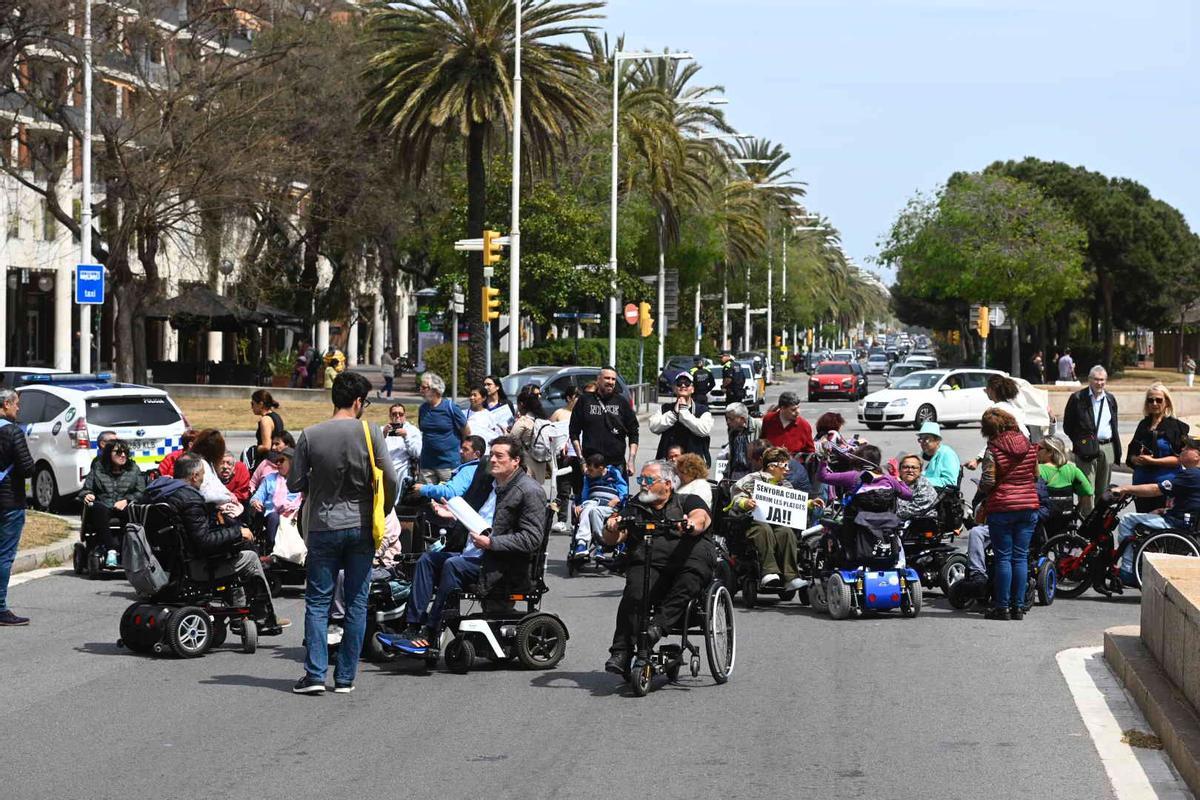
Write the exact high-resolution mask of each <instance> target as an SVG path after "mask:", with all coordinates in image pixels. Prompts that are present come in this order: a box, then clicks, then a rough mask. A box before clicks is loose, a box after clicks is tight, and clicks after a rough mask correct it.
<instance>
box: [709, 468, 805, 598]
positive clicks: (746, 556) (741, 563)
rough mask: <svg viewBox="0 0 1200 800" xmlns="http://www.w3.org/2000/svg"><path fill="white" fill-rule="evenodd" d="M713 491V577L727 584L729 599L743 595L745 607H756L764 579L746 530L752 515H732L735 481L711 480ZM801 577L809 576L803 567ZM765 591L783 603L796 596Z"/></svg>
mask: <svg viewBox="0 0 1200 800" xmlns="http://www.w3.org/2000/svg"><path fill="white" fill-rule="evenodd" d="M709 484H710V486H711V488H712V497H713V503H712V505H713V507H712V520H713V521H712V530H713V532H714V533H713V540H714V542H715V543H716V545H717V556H718V558H717V566H716V569H715V570H714V573H713V574H714V575H715V576H716V577H717V578H719V579H720V580H721V582H722V583H724V584H725V587H726V588H727V589H728V590H729V594H730V596H731V597H732V596H736V595H737V593H738V592H741V594H742V603H743V605H745V607H746V608H754V607H755V606H756V605H758V604H759V601H760V599H761V597H760V594H759V591H760V589H759V581H760V580H761V578H762V564H761V561H760V558H759V555H758V548H756V547H755V546H754V542H752V541H750V538H749V536H747V531H748V530H749V528H750V525H751V524H752V523H753V522H754V520H753V519H752V518H751V517H750V516H749V515H743V514H733V513H731V512H730V511H728V509H729V505H730V502H731V499H732V482H731V481H729V480H722V481H719V482H713V481H709ZM797 559H801V556H800V553H799V543H797ZM801 574H806V573H805V572H804V569H803V567H801ZM762 591H763V592H766V593H770V594H773V595H776V596H777V597H778V598H779V599H780V600H783V601H787V600H791V599H793V598H795V597H796V594H797V590H795V589H783V588H780V589H778V590H775V589H764V590H762ZM799 591H800V593H801V599H802V600H803V599H804V598H805V596H806V595H805V594H804V589H801V590H799Z"/></svg>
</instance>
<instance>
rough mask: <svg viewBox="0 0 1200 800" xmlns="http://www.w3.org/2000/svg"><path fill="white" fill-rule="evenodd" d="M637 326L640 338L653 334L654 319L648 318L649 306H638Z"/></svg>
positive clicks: (644, 304)
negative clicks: (639, 330)
mask: <svg viewBox="0 0 1200 800" xmlns="http://www.w3.org/2000/svg"><path fill="white" fill-rule="evenodd" d="M638 324H639V325H640V326H641V331H642V336H649V335H650V334H652V333H654V317H652V316H650V304H649V303H639V304H638Z"/></svg>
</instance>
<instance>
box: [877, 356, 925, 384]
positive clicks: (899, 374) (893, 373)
mask: <svg viewBox="0 0 1200 800" xmlns="http://www.w3.org/2000/svg"><path fill="white" fill-rule="evenodd" d="M922 369H924V367H922V366H920V365H919V364H909V363H907V362H906V363H904V364H892V368H891V369H890V370H889V371H888V374H887V383H886V384H885V388H887V389H891V388H892V387H893V386H895V385H896V383H897V382H898V381H899V380H900V379H901V378H903V377H904V376H905V375H911V374H912V373H914V372H917V371H919V370H922Z"/></svg>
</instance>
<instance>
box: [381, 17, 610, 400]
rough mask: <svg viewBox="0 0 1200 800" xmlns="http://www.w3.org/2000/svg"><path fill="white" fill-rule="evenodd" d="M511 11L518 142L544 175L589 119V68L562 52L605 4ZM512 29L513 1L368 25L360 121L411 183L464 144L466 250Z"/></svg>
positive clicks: (473, 263)
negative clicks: (441, 154)
mask: <svg viewBox="0 0 1200 800" xmlns="http://www.w3.org/2000/svg"><path fill="white" fill-rule="evenodd" d="M520 2H521V3H522V9H523V14H522V41H521V77H522V88H523V93H524V102H523V104H522V119H521V126H522V134H523V136H524V138H525V139H526V140H527V143H528V145H529V154H530V157H531V159H532V160H534V161H536V162H538V163H541V164H548V163H550V162H551V161H552V160H553V157H554V153H555V150H556V149H559V148H561V149H565V145H566V142H567V140H568V138H569V136H570V134H571V133H572V132H573V131H576V130H577V129H579V128H580V127H581V126H583V125H584V124H585V123H586V122H587V121H588V120H589V119H590V118H591V115H592V107H593V106H594V100H595V92H594V87H593V85H592V84H590V83H589V82H588V81H587V80H586V76H585V70H586V66H587V61H586V59H585V57H584V54H583V53H581V52H580V51H579V50H577V49H576V48H574V47H572V46H571V45H570V44H568V43H567V41H566V40H567V39H569V38H572V37H575V36H578V35H580V34H583V33H585V32H586V31H587V30H588V29H589V25H588V24H587V22H586V21H587V20H590V19H594V18H596V16H597V15H596V13H595V12H596V11H597V10H599V9H600V8H602V7H603V3H600V2H578V3H557V2H552V0H520ZM515 26H516V5H515V3H514V0H428V2H423V1H422V0H398V2H395V3H391V4H390V5H388V6H381V7H379V8H377V10H376V11H374V12H373V13H372V15H371V18H370V20H369V31H370V34H371V37H372V42H373V43H374V45H375V46H376V47H377V51H376V52H375V54H374V55H373V56H372V57H371V59H370V61H369V65H368V68H367V79H368V87H367V92H366V99H365V102H364V108H363V116H364V119H365V120H366V121H367V122H368V123H370V124H372V125H378V126H381V127H382V128H383V129H385V130H386V131H387V132H388V134H389V135H390V136H392V137H393V138H394V139H395V142H396V145H397V147H398V149H399V152H400V153H401V157H402V159H403V167H404V169H405V171H406V172H407V173H409V174H410V175H412V176H413V177H414V178H420V177H421V176H422V175H423V174H424V173H425V171H426V170H427V168H428V166H429V163H430V159H431V158H432V157H433V155H434V152H435V144H436V143H437V142H438V141H440V140H445V139H449V140H452V141H461V142H463V144H464V146H465V160H466V172H467V230H466V235H467V237H468V238H479V237H481V236H482V235H483V226H484V220H485V218H486V216H487V209H486V207H485V205H486V197H487V175H486V171H485V167H486V163H487V156H486V145H487V142H488V138H489V136H490V135H492V134H493V133H494V132H495V130H496V128H497V127H499V128H502V129H511V124H512V119H513V97H512V85H513V72H512V65H513V62H514V48H513V46H514V40H515ZM468 263H469V271H468V281H467V304H468V306H467V319H468V330H469V331H470V333H471V336H472V339H473V340H474V341H483V323H482V321H481V317H480V300H481V294H482V289H483V258H482V254H481V253H471V254H470V256H469V260H468ZM510 315H511V318H514V319H515V317H516V315H517V310H516V309H510ZM510 340H511V337H510ZM483 359H484V355H483V352H482V348H472V358H471V370H470V373H469V379H470V380H471V381H473V382H474V381H480V380H482V377H483V368H484V362H483Z"/></svg>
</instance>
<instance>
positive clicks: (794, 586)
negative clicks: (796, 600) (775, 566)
mask: <svg viewBox="0 0 1200 800" xmlns="http://www.w3.org/2000/svg"><path fill="white" fill-rule="evenodd" d="M805 586H808V581H806V580H805V579H804V578H792V579H791V580H790V581H788V583H787V586H785V587H783V588H784V589H787V590H788V591H789V592H795V591H799V590H800V589H803V588H804V587H805Z"/></svg>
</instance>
